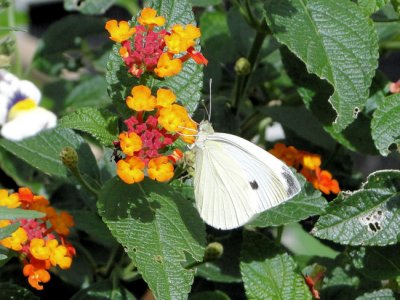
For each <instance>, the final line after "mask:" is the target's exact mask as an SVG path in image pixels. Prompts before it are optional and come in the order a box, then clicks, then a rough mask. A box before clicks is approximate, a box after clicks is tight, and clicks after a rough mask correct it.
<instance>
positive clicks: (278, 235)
mask: <svg viewBox="0 0 400 300" xmlns="http://www.w3.org/2000/svg"><path fill="white" fill-rule="evenodd" d="M283 229H284V227H283V226H279V227H278V228H277V233H276V242H277V243H278V244H280V243H281V241H282V234H283Z"/></svg>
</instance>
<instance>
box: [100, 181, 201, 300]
mask: <svg viewBox="0 0 400 300" xmlns="http://www.w3.org/2000/svg"><path fill="white" fill-rule="evenodd" d="M98 208H99V212H100V215H101V216H102V218H103V220H104V222H105V223H106V224H107V226H108V227H109V228H110V230H111V233H112V234H113V235H114V237H115V238H116V239H117V240H118V241H119V242H120V243H121V244H122V245H123V246H124V248H125V251H126V252H127V254H128V255H129V257H130V258H131V259H132V261H133V263H134V264H135V265H136V266H137V268H138V271H139V272H140V273H141V275H142V276H143V279H144V280H145V281H146V282H147V283H148V285H149V287H150V288H151V290H152V291H153V293H154V296H155V297H156V298H159V299H165V300H168V299H182V298H185V297H187V294H188V293H189V291H190V289H191V285H192V283H193V278H194V272H193V270H191V269H185V268H184V267H183V266H184V265H185V264H188V262H187V261H186V259H185V258H189V257H190V261H192V260H194V261H201V260H202V258H203V253H204V245H205V230H204V224H203V222H202V221H201V219H200V217H199V215H198V213H197V211H196V209H195V208H194V207H193V205H192V203H191V201H188V200H187V199H185V198H183V197H182V196H181V195H180V193H179V190H175V189H173V188H172V187H171V186H169V185H167V184H162V183H159V182H154V181H151V180H150V179H146V180H145V181H144V182H141V183H140V184H133V185H127V184H125V183H123V182H122V181H120V180H119V179H118V178H113V179H111V180H110V181H108V182H107V183H106V184H105V185H104V187H103V188H102V190H101V192H100V197H99V202H98Z"/></svg>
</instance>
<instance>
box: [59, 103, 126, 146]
mask: <svg viewBox="0 0 400 300" xmlns="http://www.w3.org/2000/svg"><path fill="white" fill-rule="evenodd" d="M59 124H60V126H62V127H67V128H72V129H77V130H80V131H83V132H86V133H89V134H90V135H92V136H93V137H95V138H96V139H97V140H98V141H99V142H100V143H101V144H103V145H104V146H109V147H113V141H115V140H117V139H118V137H117V135H118V117H117V116H116V115H115V114H113V113H111V112H110V111H108V110H106V109H97V108H94V107H83V108H80V109H77V110H76V111H74V112H73V113H71V114H69V115H66V116H64V117H63V118H62V119H61V120H60V122H59Z"/></svg>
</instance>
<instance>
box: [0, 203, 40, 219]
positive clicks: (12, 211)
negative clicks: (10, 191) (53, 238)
mask: <svg viewBox="0 0 400 300" xmlns="http://www.w3.org/2000/svg"><path fill="white" fill-rule="evenodd" d="M45 216H46V214H45V213H42V212H40V211H36V210H28V209H21V208H8V207H6V206H0V220H16V219H36V218H43V217H45Z"/></svg>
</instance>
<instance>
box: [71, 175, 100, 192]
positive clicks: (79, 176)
mask: <svg viewBox="0 0 400 300" xmlns="http://www.w3.org/2000/svg"><path fill="white" fill-rule="evenodd" d="M70 170H71V172H72V174H73V175H74V176H75V177H76V178H77V179H78V181H79V182H80V183H81V184H82V185H83V186H84V187H85V188H86V189H87V190H88V191H89V192H91V193H92V194H93V195H94V196H96V197H98V196H99V189H98V188H95V187H93V186H92V185H90V184H89V183H88V182H87V181H86V179H85V178H83V176H82V174H81V172H79V170H78V169H70Z"/></svg>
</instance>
